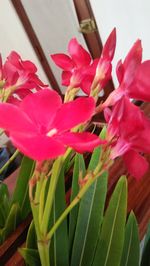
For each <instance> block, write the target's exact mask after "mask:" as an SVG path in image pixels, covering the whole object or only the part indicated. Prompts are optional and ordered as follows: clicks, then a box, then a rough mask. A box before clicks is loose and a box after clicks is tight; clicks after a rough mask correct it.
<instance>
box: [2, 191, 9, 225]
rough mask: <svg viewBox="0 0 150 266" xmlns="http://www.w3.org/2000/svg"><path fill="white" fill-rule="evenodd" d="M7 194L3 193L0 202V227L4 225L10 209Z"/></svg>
mask: <svg viewBox="0 0 150 266" xmlns="http://www.w3.org/2000/svg"><path fill="white" fill-rule="evenodd" d="M9 203H10V202H9V199H8V195H7V194H3V198H2V199H1V202H0V228H3V227H4V226H5V222H6V219H7V216H8V214H9V210H10V204H9Z"/></svg>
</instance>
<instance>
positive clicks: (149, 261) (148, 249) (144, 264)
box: [140, 223, 150, 266]
mask: <svg viewBox="0 0 150 266" xmlns="http://www.w3.org/2000/svg"><path fill="white" fill-rule="evenodd" d="M140 265H141V266H150V223H149V225H148V228H147V232H146V236H145V241H144V248H143V252H142V259H141V264H140Z"/></svg>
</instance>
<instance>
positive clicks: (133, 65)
mask: <svg viewBox="0 0 150 266" xmlns="http://www.w3.org/2000/svg"><path fill="white" fill-rule="evenodd" d="M141 60H142V46H141V41H140V40H137V41H136V42H135V44H134V45H133V46H132V48H131V50H130V51H129V53H128V55H127V56H126V58H125V60H124V63H123V67H124V77H123V83H124V86H125V89H126V87H129V86H130V85H131V83H132V82H133V80H134V78H135V74H136V70H137V68H138V67H139V65H140V64H141Z"/></svg>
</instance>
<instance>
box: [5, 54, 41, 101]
mask: <svg viewBox="0 0 150 266" xmlns="http://www.w3.org/2000/svg"><path fill="white" fill-rule="evenodd" d="M36 72H37V68H36V66H35V65H34V64H33V63H32V62H31V61H29V60H25V61H23V60H22V59H21V57H20V55H19V54H17V53H16V52H15V51H12V52H11V53H10V55H9V56H8V57H7V60H6V62H5V63H4V64H2V59H1V58H0V81H1V82H3V84H4V85H3V87H4V88H5V89H9V88H10V87H15V88H16V89H17V92H16V93H17V94H18V95H19V96H21V94H22V92H21V89H23V90H24V91H25V90H26V95H27V92H28V90H31V89H36V90H39V89H41V88H42V87H45V85H44V84H43V82H42V81H41V80H40V79H39V78H38V76H37V74H36Z"/></svg>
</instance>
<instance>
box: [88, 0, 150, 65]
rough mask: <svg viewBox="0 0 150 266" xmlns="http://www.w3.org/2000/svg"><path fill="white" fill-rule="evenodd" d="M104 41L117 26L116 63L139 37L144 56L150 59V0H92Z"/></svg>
mask: <svg viewBox="0 0 150 266" xmlns="http://www.w3.org/2000/svg"><path fill="white" fill-rule="evenodd" d="M90 2H91V6H92V8H93V12H94V14H95V18H96V21H97V25H98V28H99V31H100V35H101V38H102V41H103V42H104V41H105V40H106V38H107V36H108V34H109V33H110V32H111V30H112V29H113V28H114V27H116V28H117V49H116V54H115V58H114V65H116V63H117V61H118V60H119V59H120V58H124V57H125V55H126V53H127V52H128V50H129V49H130V47H131V46H132V44H133V43H134V42H135V41H136V40H137V39H138V38H139V39H141V40H142V44H143V58H144V59H150V1H149V0H91V1H90Z"/></svg>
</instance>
